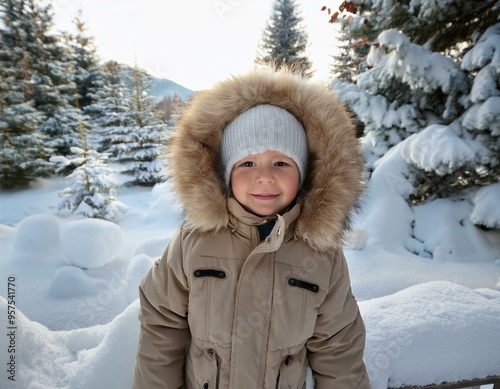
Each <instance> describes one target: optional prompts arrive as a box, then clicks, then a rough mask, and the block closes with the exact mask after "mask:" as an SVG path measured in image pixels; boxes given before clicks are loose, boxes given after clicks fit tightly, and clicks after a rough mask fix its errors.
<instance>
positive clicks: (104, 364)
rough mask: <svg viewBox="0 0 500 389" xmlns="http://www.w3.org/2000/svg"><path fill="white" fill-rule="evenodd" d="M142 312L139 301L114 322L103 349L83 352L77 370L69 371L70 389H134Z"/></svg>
mask: <svg viewBox="0 0 500 389" xmlns="http://www.w3.org/2000/svg"><path fill="white" fill-rule="evenodd" d="M138 311H139V300H136V301H135V302H134V303H132V304H130V305H129V306H128V308H127V309H125V311H124V312H123V313H121V314H120V315H118V316H117V317H116V318H115V319H114V320H113V321H112V322H111V324H110V325H109V329H108V332H107V333H106V336H105V337H104V339H103V340H102V342H101V343H100V344H99V346H97V347H96V348H95V349H91V350H85V351H83V352H81V353H80V355H79V358H78V359H79V360H78V363H77V364H76V367H75V369H74V370H71V372H69V373H70V374H69V385H68V389H89V388H106V389H113V388H116V389H123V388H130V387H132V378H133V374H134V367H135V355H136V351H137V343H138V341H139V329H140V324H139V320H138V319H137V314H138Z"/></svg>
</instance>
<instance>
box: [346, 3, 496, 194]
mask: <svg viewBox="0 0 500 389" xmlns="http://www.w3.org/2000/svg"><path fill="white" fill-rule="evenodd" d="M355 3H356V4H358V5H359V8H358V9H357V15H358V16H357V17H356V16H355V17H353V18H352V19H351V20H352V23H351V27H352V33H353V36H355V37H357V38H359V39H364V40H372V42H373V44H372V45H371V49H370V53H369V55H368V57H367V64H368V65H369V67H370V69H368V70H367V71H366V72H364V73H362V74H360V75H359V76H358V78H357V83H356V86H353V85H349V86H346V85H340V84H338V83H337V84H336V86H337V87H338V88H340V89H342V92H341V93H342V96H343V98H344V99H345V100H346V101H347V102H348V103H349V104H350V106H351V108H352V109H353V110H354V112H355V113H356V114H357V115H358V117H359V118H360V119H361V120H362V121H363V122H364V124H365V128H366V130H365V137H364V140H363V144H364V147H365V150H366V151H367V155H368V157H369V164H370V167H371V168H373V167H374V163H375V161H376V160H377V159H378V158H379V157H381V156H382V155H384V154H385V153H386V152H387V150H388V149H389V148H391V147H393V146H394V145H396V144H398V143H399V142H401V141H403V140H405V139H407V138H409V139H407V141H405V144H404V147H402V148H401V152H402V154H403V156H404V158H405V159H406V160H407V162H408V163H409V164H410V165H411V166H413V167H414V172H413V176H412V177H413V178H412V181H413V184H414V186H415V193H414V199H415V200H416V201H422V200H424V199H426V198H428V197H430V196H457V195H460V194H463V189H464V188H469V187H475V186H481V185H485V184H488V183H492V182H498V181H499V176H500V174H499V155H498V143H499V139H498V136H499V134H498V127H497V126H498V125H497V124H495V123H498V118H499V109H500V108H498V107H500V105H499V104H498V101H497V99H498V96H499V95H500V90H499V89H500V88H499V84H500V82H499V81H498V80H499V79H500V77H499V73H498V68H499V65H498V63H499V58H500V56H499V53H500V46H499V43H498V42H500V40H499V38H498V36H499V35H498V21H497V19H496V16H494V15H497V16H498V12H496V14H495V4H496V5H497V6H498V1H497V0H496V1H491V0H483V1H479V2H476V3H474V6H472V4H471V3H470V2H467V1H465V0H455V1H452V2H451V3H450V2H448V3H447V4H446V5H445V6H443V5H442V4H441V5H440V6H438V4H437V3H435V2H424V3H418V4H417V3H410V4H406V3H404V4H403V3H398V4H395V3H397V2H393V1H389V0H385V1H380V2H376V3H374V2H362V1H355ZM362 7H364V8H363V9H364V11H363V12H361V11H360V10H361V9H362ZM477 10H481V12H482V13H478V12H477ZM359 14H361V15H359ZM491 24H493V25H492V26H491V27H490V28H489V29H488V27H489V26H490V25H491ZM389 27H396V28H397V29H398V30H402V31H406V32H407V33H408V34H412V35H411V36H409V37H407V36H406V35H405V34H404V33H402V32H400V31H396V30H395V29H390V30H385V31H384V29H386V28H389ZM380 31H383V32H381V33H380V34H379V35H378V37H377V38H376V40H375V39H373V37H372V35H370V34H373V33H374V32H380ZM433 32H434V33H433ZM363 34H364V35H363ZM413 42H420V43H423V46H422V45H419V44H417V43H413Z"/></svg>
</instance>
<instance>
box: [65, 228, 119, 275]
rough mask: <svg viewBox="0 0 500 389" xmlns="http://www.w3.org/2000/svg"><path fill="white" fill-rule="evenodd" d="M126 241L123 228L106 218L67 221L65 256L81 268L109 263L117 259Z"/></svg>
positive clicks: (97, 266) (96, 266)
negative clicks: (124, 240)
mask: <svg viewBox="0 0 500 389" xmlns="http://www.w3.org/2000/svg"><path fill="white" fill-rule="evenodd" d="M122 244H123V237H122V230H121V228H120V227H118V226H117V225H116V224H114V223H111V222H108V221H105V220H98V219H84V220H77V221H72V222H69V223H67V224H65V225H64V227H63V229H62V231H61V245H62V249H63V252H64V256H65V257H66V259H67V260H68V261H69V262H70V263H72V264H73V265H75V266H78V267H81V268H86V269H91V268H99V267H102V266H105V265H106V264H108V263H109V262H111V261H112V260H113V259H115V258H116V256H117V255H118V254H119V252H120V249H121V247H122Z"/></svg>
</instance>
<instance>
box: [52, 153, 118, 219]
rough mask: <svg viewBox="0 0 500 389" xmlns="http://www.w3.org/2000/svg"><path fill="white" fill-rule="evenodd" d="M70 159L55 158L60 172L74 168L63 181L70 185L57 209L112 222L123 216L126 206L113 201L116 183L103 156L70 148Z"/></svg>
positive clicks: (63, 192)
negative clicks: (67, 168)
mask: <svg viewBox="0 0 500 389" xmlns="http://www.w3.org/2000/svg"><path fill="white" fill-rule="evenodd" d="M71 151H72V152H73V154H74V155H73V158H71V159H68V158H66V157H56V158H52V159H51V160H52V161H53V162H55V163H59V165H60V169H63V168H66V167H67V166H68V165H73V166H77V167H76V168H75V169H74V170H73V172H72V173H71V174H70V175H69V176H68V177H67V179H68V180H69V181H71V185H70V186H69V187H67V188H65V189H64V190H63V191H62V192H61V193H60V197H61V200H60V202H59V206H58V208H59V209H67V210H69V211H71V213H77V214H82V215H83V216H85V217H89V218H98V219H105V220H109V221H115V220H117V219H119V218H120V217H121V216H123V215H124V214H125V213H126V212H127V206H126V205H125V204H123V203H122V202H120V201H119V200H118V199H117V197H116V188H118V187H119V183H118V181H117V180H116V178H115V174H114V171H113V170H112V169H111V168H110V167H109V166H108V165H107V163H106V156H104V155H102V154H99V153H98V152H97V151H95V150H84V149H81V148H78V147H72V148H71Z"/></svg>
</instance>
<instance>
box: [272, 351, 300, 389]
mask: <svg viewBox="0 0 500 389" xmlns="http://www.w3.org/2000/svg"><path fill="white" fill-rule="evenodd" d="M306 367H307V363H306V348H305V347H304V348H303V349H302V350H300V351H299V352H298V353H297V354H288V355H286V356H284V357H283V359H282V361H281V365H280V368H279V373H278V378H277V381H276V389H303V388H305V385H306Z"/></svg>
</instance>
